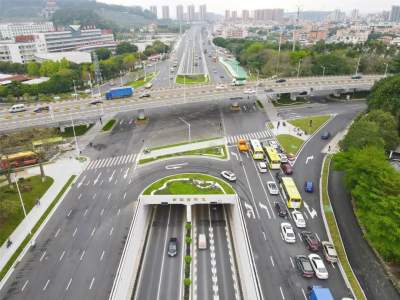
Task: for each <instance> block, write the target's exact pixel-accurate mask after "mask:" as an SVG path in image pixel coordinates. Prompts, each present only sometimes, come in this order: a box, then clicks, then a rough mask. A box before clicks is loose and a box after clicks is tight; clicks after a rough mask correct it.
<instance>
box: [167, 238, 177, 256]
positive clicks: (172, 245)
mask: <svg viewBox="0 0 400 300" xmlns="http://www.w3.org/2000/svg"><path fill="white" fill-rule="evenodd" d="M177 254H178V239H177V238H175V237H173V238H170V239H169V242H168V256H172V257H173V256H176V255H177Z"/></svg>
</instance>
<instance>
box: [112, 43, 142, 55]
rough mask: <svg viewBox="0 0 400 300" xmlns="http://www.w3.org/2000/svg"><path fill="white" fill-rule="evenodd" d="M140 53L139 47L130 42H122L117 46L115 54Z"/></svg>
mask: <svg viewBox="0 0 400 300" xmlns="http://www.w3.org/2000/svg"><path fill="white" fill-rule="evenodd" d="M137 51H138V47H137V46H136V45H133V44H131V43H129V42H122V43H119V44H118V45H117V48H116V50H115V53H116V54H117V55H120V54H125V53H134V52H137Z"/></svg>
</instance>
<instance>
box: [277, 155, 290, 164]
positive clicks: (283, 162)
mask: <svg viewBox="0 0 400 300" xmlns="http://www.w3.org/2000/svg"><path fill="white" fill-rule="evenodd" d="M278 155H279V158H280V159H281V164H286V163H288V162H289V160H288V158H287V156H286V154H285V153H278Z"/></svg>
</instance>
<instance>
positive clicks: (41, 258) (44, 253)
mask: <svg viewBox="0 0 400 300" xmlns="http://www.w3.org/2000/svg"><path fill="white" fill-rule="evenodd" d="M45 255H46V251H44V252H43V254H42V256H41V257H40V259H39V261H42V260H43V258H44V256H45Z"/></svg>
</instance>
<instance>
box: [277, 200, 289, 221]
mask: <svg viewBox="0 0 400 300" xmlns="http://www.w3.org/2000/svg"><path fill="white" fill-rule="evenodd" d="M274 206H275V209H276V211H277V213H278V216H280V217H281V218H287V217H288V211H287V209H286V207H285V205H283V204H282V203H281V202H275V203H274Z"/></svg>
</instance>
